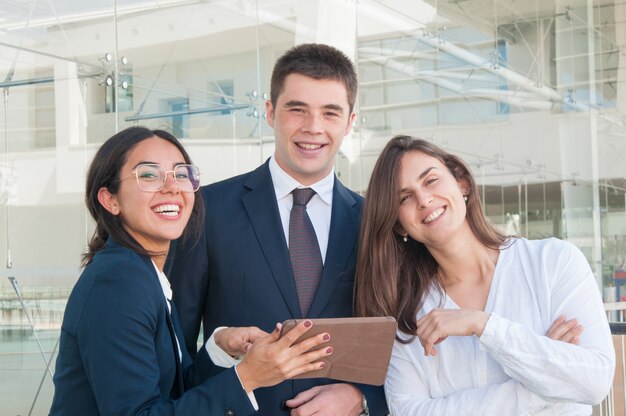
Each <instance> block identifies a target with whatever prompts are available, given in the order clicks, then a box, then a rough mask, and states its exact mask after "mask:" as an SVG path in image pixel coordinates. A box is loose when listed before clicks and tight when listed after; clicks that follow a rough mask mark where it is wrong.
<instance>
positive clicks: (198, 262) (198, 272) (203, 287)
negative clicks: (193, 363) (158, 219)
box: [165, 230, 209, 357]
mask: <svg viewBox="0 0 626 416" xmlns="http://www.w3.org/2000/svg"><path fill="white" fill-rule="evenodd" d="M165 274H166V276H167V277H168V279H169V280H170V283H171V284H172V292H173V298H174V302H175V303H176V305H177V307H178V316H179V318H180V324H181V326H182V328H183V333H184V335H185V345H186V346H187V350H188V351H189V355H190V356H191V357H195V356H196V353H197V350H198V348H197V344H198V334H199V333H200V326H201V324H202V316H203V313H204V305H205V302H206V297H207V291H208V289H209V260H208V255H207V246H206V234H205V232H204V230H203V232H202V234H201V236H200V239H199V240H198V241H189V240H185V239H184V238H180V239H178V240H177V241H176V242H173V243H172V245H171V248H170V253H169V256H168V264H167V265H166V267H165Z"/></svg>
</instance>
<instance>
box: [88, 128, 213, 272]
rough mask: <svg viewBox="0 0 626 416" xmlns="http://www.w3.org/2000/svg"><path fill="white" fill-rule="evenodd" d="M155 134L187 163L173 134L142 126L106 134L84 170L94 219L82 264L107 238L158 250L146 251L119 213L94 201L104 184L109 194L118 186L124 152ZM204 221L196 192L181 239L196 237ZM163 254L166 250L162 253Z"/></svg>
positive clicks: (139, 249) (142, 251)
mask: <svg viewBox="0 0 626 416" xmlns="http://www.w3.org/2000/svg"><path fill="white" fill-rule="evenodd" d="M154 136H156V137H158V138H160V139H163V140H165V141H167V142H169V143H171V144H173V145H174V146H175V147H176V148H177V149H178V150H179V151H180V153H181V154H182V155H183V159H184V160H185V163H189V164H191V158H190V157H189V154H188V153H187V151H186V150H185V148H184V147H183V145H182V144H181V143H180V141H178V139H177V138H176V137H174V136H173V135H171V134H170V133H168V132H166V131H163V130H150V129H147V128H145V127H129V128H127V129H125V130H122V131H120V132H119V133H117V134H115V135H113V136H112V137H110V138H109V139H108V140H107V141H105V142H104V143H103V144H102V146H100V148H99V149H98V151H97V152H96V155H95V156H94V158H93V161H92V162H91V165H90V166H89V171H88V172H87V182H86V185H85V205H87V209H88V210H89V213H90V214H91V216H92V218H93V219H94V221H95V222H96V229H95V230H94V233H93V235H92V236H91V240H89V246H88V248H87V252H86V253H85V254H83V258H82V265H83V266H86V265H88V264H89V263H91V261H92V260H93V256H95V254H96V253H97V252H98V251H100V250H101V249H102V248H104V245H105V244H106V241H107V240H108V239H109V237H111V238H113V239H114V240H115V241H116V242H117V243H118V244H120V245H122V246H124V247H127V248H129V249H131V250H133V251H135V252H136V253H138V254H141V255H144V256H151V255H154V254H158V253H150V252H148V251H146V250H145V249H144V248H143V247H142V246H141V245H140V244H139V243H138V242H137V241H135V239H134V238H133V237H132V236H131V235H130V234H129V233H128V231H126V229H125V228H124V225H123V220H122V218H121V216H116V215H113V214H111V213H110V212H109V211H107V210H106V209H105V208H104V207H103V206H102V204H100V202H99V201H98V191H99V190H100V188H102V187H105V188H107V189H108V190H109V192H110V193H112V194H116V193H117V192H118V191H119V188H120V180H119V177H120V171H121V170H122V166H124V163H126V159H127V156H128V153H129V152H130V151H131V150H132V149H133V148H134V147H135V146H136V145H137V144H138V143H140V142H142V141H144V140H146V139H149V138H151V137H154ZM203 223H204V204H203V202H202V198H201V197H200V195H196V198H195V200H194V205H193V209H192V212H191V217H190V218H189V222H188V223H187V226H186V227H185V231H184V232H183V236H184V238H191V239H197V238H198V236H199V233H200V230H201V229H202V224H203ZM164 254H167V253H164Z"/></svg>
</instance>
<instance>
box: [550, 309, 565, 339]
mask: <svg viewBox="0 0 626 416" xmlns="http://www.w3.org/2000/svg"><path fill="white" fill-rule="evenodd" d="M564 322H565V317H564V316H563V315H561V316H559V317H558V318H556V320H555V321H554V322H552V325H550V328H548V332H546V336H547V337H548V338H552V339H559V334H558V332H559V328H560V327H561V325H563V323H564Z"/></svg>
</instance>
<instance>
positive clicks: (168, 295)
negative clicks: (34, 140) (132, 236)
mask: <svg viewBox="0 0 626 416" xmlns="http://www.w3.org/2000/svg"><path fill="white" fill-rule="evenodd" d="M152 265H153V266H154V270H156V272H157V276H159V283H161V289H163V294H164V295H165V299H167V300H169V301H171V300H172V287H171V286H170V281H169V280H167V276H165V273H163V272H162V271H161V270H159V268H158V267H157V265H156V264H154V261H153V262H152Z"/></svg>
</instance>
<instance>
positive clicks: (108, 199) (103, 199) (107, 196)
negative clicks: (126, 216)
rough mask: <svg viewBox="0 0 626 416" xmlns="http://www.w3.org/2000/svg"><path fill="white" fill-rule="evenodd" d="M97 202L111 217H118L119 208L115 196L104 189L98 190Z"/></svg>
mask: <svg viewBox="0 0 626 416" xmlns="http://www.w3.org/2000/svg"><path fill="white" fill-rule="evenodd" d="M98 202H100V205H102V206H103V207H104V209H106V210H107V211H109V212H110V213H111V214H113V215H116V216H117V215H120V207H119V204H118V202H117V196H115V195H113V194H112V193H111V192H109V190H108V189H107V188H106V187H104V186H103V187H102V188H100V189H99V190H98Z"/></svg>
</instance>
